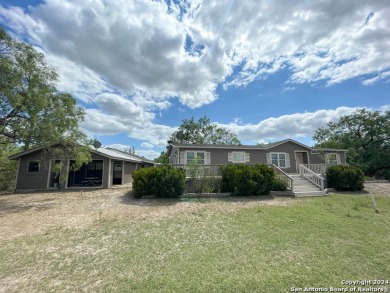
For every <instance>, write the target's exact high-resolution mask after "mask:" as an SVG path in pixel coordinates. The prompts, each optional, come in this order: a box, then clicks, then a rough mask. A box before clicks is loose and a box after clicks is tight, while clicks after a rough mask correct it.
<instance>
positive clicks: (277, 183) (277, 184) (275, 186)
mask: <svg viewBox="0 0 390 293" xmlns="http://www.w3.org/2000/svg"><path fill="white" fill-rule="evenodd" d="M271 190H273V191H286V190H287V184H286V183H285V182H284V181H283V180H282V179H280V178H279V177H277V176H275V178H274V181H273V182H272V188H271Z"/></svg>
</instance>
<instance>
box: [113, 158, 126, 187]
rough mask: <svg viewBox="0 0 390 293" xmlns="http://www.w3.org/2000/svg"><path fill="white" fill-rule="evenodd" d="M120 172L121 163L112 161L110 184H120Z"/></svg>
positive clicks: (121, 168)
mask: <svg viewBox="0 0 390 293" xmlns="http://www.w3.org/2000/svg"><path fill="white" fill-rule="evenodd" d="M122 170H123V162H120V161H114V169H113V174H112V184H113V185H117V184H122Z"/></svg>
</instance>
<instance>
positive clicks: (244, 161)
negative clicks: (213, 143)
mask: <svg viewBox="0 0 390 293" xmlns="http://www.w3.org/2000/svg"><path fill="white" fill-rule="evenodd" d="M234 154H242V155H243V159H244V160H243V161H235V160H234ZM245 156H246V155H245V152H232V163H246V158H245Z"/></svg>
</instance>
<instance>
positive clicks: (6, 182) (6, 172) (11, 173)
mask: <svg viewBox="0 0 390 293" xmlns="http://www.w3.org/2000/svg"><path fill="white" fill-rule="evenodd" d="M19 151H20V148H19V147H17V146H16V145H13V144H9V145H5V146H3V147H1V148H0V192H2V191H5V192H12V191H13V189H14V187H15V180H16V172H17V167H18V162H17V161H11V160H8V156H10V155H13V154H14V153H17V152H19Z"/></svg>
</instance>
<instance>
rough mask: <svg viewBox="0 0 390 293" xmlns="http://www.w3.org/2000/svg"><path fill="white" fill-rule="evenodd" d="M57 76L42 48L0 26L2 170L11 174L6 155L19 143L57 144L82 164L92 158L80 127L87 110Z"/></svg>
mask: <svg viewBox="0 0 390 293" xmlns="http://www.w3.org/2000/svg"><path fill="white" fill-rule="evenodd" d="M57 82H58V74H57V72H56V71H55V69H54V68H53V67H51V66H49V65H48V64H47V63H46V61H45V58H44V55H43V54H42V53H40V52H38V51H37V50H35V49H34V48H33V47H32V46H30V45H28V44H25V43H23V42H20V41H17V40H15V39H13V38H11V37H10V36H9V35H8V34H7V33H6V32H5V31H4V30H3V29H1V28H0V148H1V150H0V162H1V165H0V176H3V177H4V176H9V175H10V172H11V171H12V170H11V169H12V168H11V167H10V166H13V165H12V163H8V162H7V161H6V155H10V154H11V153H12V152H15V151H18V150H20V147H19V146H21V149H22V150H27V149H29V148H31V147H34V146H37V145H47V146H50V145H53V144H56V149H55V150H54V149H53V151H56V157H57V158H62V157H63V158H64V159H65V158H66V157H69V156H71V157H72V158H75V160H76V162H77V164H76V165H77V166H80V165H81V164H83V163H85V162H88V161H89V160H90V154H89V150H88V147H87V144H88V143H87V142H88V140H87V137H86V135H85V134H84V133H82V132H81V131H80V130H79V128H78V125H79V122H81V121H82V120H83V117H84V111H83V109H82V108H81V107H80V106H78V104H77V101H76V100H75V99H74V98H73V97H72V96H71V95H70V94H69V93H66V92H60V91H59V90H57V88H56V86H57ZM5 171H7V172H5ZM3 177H2V178H3ZM7 178H8V177H7ZM0 181H1V178H0ZM3 189H4V187H3ZM7 189H8V188H7Z"/></svg>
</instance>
